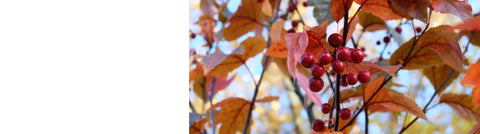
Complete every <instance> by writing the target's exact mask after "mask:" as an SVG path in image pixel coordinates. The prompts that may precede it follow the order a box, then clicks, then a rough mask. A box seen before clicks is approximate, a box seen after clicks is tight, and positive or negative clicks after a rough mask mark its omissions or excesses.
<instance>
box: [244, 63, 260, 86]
mask: <svg viewBox="0 0 480 134" xmlns="http://www.w3.org/2000/svg"><path fill="white" fill-rule="evenodd" d="M243 65H244V66H245V68H247V71H248V73H249V74H250V77H252V81H253V84H254V85H257V82H256V81H255V77H253V73H252V71H251V70H250V68H248V66H247V64H246V63H245V62H243Z"/></svg>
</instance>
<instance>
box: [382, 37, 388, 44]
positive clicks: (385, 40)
mask: <svg viewBox="0 0 480 134" xmlns="http://www.w3.org/2000/svg"><path fill="white" fill-rule="evenodd" d="M383 42H385V44H388V43H389V42H390V37H388V36H385V37H383Z"/></svg>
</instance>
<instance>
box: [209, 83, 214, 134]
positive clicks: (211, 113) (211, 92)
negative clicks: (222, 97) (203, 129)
mask: <svg viewBox="0 0 480 134" xmlns="http://www.w3.org/2000/svg"><path fill="white" fill-rule="evenodd" d="M214 87H215V77H212V84H211V86H210V97H209V99H208V100H209V102H210V107H212V99H213V90H214ZM213 111H214V110H210V117H211V119H212V122H214V121H215V115H214V114H213ZM215 130H216V129H215V125H212V133H213V134H215Z"/></svg>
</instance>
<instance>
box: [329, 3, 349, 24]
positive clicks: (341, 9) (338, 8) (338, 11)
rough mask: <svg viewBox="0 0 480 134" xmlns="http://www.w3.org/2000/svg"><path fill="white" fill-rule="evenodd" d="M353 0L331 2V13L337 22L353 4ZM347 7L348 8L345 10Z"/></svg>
mask: <svg viewBox="0 0 480 134" xmlns="http://www.w3.org/2000/svg"><path fill="white" fill-rule="evenodd" d="M352 3H353V0H332V2H331V3H330V13H332V18H333V20H335V21H336V22H337V23H338V22H339V21H340V20H341V19H342V18H343V15H344V13H345V11H348V9H350V7H351V6H352ZM345 7H346V8H347V9H346V10H345Z"/></svg>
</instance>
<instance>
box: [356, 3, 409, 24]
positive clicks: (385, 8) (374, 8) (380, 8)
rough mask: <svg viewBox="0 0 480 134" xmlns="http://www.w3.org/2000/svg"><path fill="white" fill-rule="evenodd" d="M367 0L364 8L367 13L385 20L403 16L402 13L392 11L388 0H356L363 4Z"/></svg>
mask: <svg viewBox="0 0 480 134" xmlns="http://www.w3.org/2000/svg"><path fill="white" fill-rule="evenodd" d="M365 1H366V3H365V4H364V5H363V7H362V10H363V11H365V12H367V13H372V14H374V15H375V16H378V17H379V18H381V19H383V20H394V19H401V18H402V17H401V16H400V15H397V14H395V13H394V12H393V11H392V9H391V7H390V5H389V4H388V0H355V3H357V4H359V5H361V4H362V3H364V2H365Z"/></svg>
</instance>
